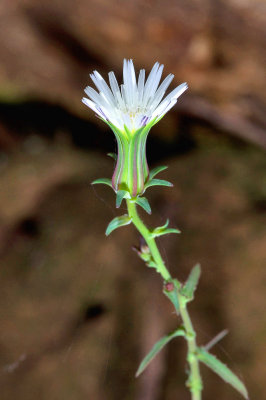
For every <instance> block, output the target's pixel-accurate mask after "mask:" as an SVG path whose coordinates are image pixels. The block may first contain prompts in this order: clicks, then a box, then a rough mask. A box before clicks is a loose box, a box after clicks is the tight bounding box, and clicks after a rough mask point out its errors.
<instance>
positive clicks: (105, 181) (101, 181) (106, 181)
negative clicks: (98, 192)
mask: <svg viewBox="0 0 266 400" xmlns="http://www.w3.org/2000/svg"><path fill="white" fill-rule="evenodd" d="M91 184H92V185H98V184H103V185H108V186H110V187H112V181H111V179H109V178H99V179H95V181H93V182H91Z"/></svg>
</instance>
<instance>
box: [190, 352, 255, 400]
mask: <svg viewBox="0 0 266 400" xmlns="http://www.w3.org/2000/svg"><path fill="white" fill-rule="evenodd" d="M197 358H198V359H199V360H200V361H201V362H202V363H203V364H205V365H207V367H209V368H210V369H211V370H213V372H215V373H216V374H217V375H219V376H220V377H221V378H222V379H223V380H224V381H225V382H227V383H229V385H231V386H233V388H235V389H236V390H237V391H238V392H239V393H241V394H242V396H243V397H244V398H245V399H247V400H248V392H247V389H246V387H245V385H244V384H243V382H242V381H241V380H240V379H239V378H238V377H237V376H236V375H235V374H234V373H233V372H232V371H231V370H230V369H229V368H228V367H227V365H225V364H224V363H222V362H221V361H220V360H218V358H216V357H215V356H214V355H213V354H210V353H208V352H207V351H206V350H204V349H203V348H198V350H197Z"/></svg>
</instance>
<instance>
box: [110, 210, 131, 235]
mask: <svg viewBox="0 0 266 400" xmlns="http://www.w3.org/2000/svg"><path fill="white" fill-rule="evenodd" d="M130 222H131V218H130V217H129V216H128V215H127V214H125V215H122V216H121V217H116V218H114V219H113V220H112V221H111V222H110V223H109V225H108V226H107V228H106V231H105V234H106V236H108V235H110V233H111V232H113V231H114V230H115V229H117V228H120V226H125V225H128V224H130Z"/></svg>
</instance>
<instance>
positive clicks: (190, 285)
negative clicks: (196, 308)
mask: <svg viewBox="0 0 266 400" xmlns="http://www.w3.org/2000/svg"><path fill="white" fill-rule="evenodd" d="M200 273H201V270H200V264H196V265H195V266H194V267H193V268H192V270H191V272H190V274H189V277H188V279H187V281H186V283H185V284H184V286H183V287H182V289H181V294H182V295H183V296H185V297H186V299H187V300H188V301H191V300H193V298H194V292H195V290H196V288H197V285H198V282H199V278H200Z"/></svg>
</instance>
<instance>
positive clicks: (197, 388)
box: [127, 200, 202, 400]
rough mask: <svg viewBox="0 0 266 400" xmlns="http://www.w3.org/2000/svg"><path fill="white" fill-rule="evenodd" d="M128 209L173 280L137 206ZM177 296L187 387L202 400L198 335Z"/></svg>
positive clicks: (160, 266)
mask: <svg viewBox="0 0 266 400" xmlns="http://www.w3.org/2000/svg"><path fill="white" fill-rule="evenodd" d="M127 208H128V215H129V216H130V217H131V219H132V222H133V224H134V225H135V227H136V228H137V230H138V231H139V232H140V234H141V235H142V236H143V238H144V239H145V241H146V243H147V245H148V247H149V249H150V253H151V255H152V257H153V260H154V262H155V263H156V265H157V269H156V270H157V272H158V273H160V275H161V276H162V278H163V279H164V281H169V280H170V279H172V278H171V275H170V273H169V271H168V270H167V268H166V266H165V264H164V261H163V259H162V257H161V254H160V252H159V250H158V247H157V244H156V242H155V239H154V238H153V237H152V236H151V234H150V231H149V229H148V228H147V227H146V226H145V225H144V223H143V222H142V220H141V219H140V217H139V215H138V212H137V208H136V204H135V203H134V202H131V201H130V200H127ZM180 286H181V285H180ZM177 296H178V300H179V305H180V310H179V312H180V315H181V318H182V321H183V325H184V328H185V331H186V335H185V338H186V341H187V346H188V354H187V361H188V364H189V369H190V373H189V378H188V382H187V385H188V387H189V390H190V392H191V399H192V400H201V391H202V382H201V376H200V369H199V361H198V359H197V357H196V351H197V344H196V333H195V330H194V328H193V325H192V322H191V319H190V316H189V313H188V310H187V301H186V299H185V298H184V296H183V295H182V293H181V292H180V291H179V290H178V289H177ZM177 311H178V310H177Z"/></svg>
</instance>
